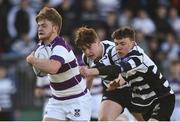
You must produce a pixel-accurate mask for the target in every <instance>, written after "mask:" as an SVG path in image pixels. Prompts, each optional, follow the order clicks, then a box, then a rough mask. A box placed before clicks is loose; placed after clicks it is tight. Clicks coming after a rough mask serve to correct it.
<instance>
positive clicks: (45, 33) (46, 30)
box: [38, 19, 54, 41]
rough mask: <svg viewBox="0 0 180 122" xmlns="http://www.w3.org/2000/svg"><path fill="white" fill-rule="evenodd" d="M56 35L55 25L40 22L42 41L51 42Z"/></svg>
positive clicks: (44, 21)
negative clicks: (54, 34)
mask: <svg viewBox="0 0 180 122" xmlns="http://www.w3.org/2000/svg"><path fill="white" fill-rule="evenodd" d="M53 33H54V25H53V24H52V23H51V22H50V21H48V20H46V19H45V20H40V21H38V37H39V39H40V40H42V41H45V40H49V38H50V37H51V35H52V34H53Z"/></svg>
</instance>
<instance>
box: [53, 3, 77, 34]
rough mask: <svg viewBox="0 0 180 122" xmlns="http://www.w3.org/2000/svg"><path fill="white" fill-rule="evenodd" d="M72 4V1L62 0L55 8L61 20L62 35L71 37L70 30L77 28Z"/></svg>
mask: <svg viewBox="0 0 180 122" xmlns="http://www.w3.org/2000/svg"><path fill="white" fill-rule="evenodd" d="M73 2H74V1H73V0H62V2H61V4H59V5H58V6H56V7H55V8H56V10H57V11H58V12H59V13H60V14H61V16H62V18H63V21H62V25H63V26H62V30H61V34H62V35H71V33H72V30H73V29H74V28H75V26H77V15H76V11H75V8H74V4H73Z"/></svg>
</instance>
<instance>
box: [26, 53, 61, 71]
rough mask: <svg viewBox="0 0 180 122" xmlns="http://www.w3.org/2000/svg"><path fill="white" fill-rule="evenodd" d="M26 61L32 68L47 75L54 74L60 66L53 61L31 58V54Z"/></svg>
mask: <svg viewBox="0 0 180 122" xmlns="http://www.w3.org/2000/svg"><path fill="white" fill-rule="evenodd" d="M26 60H27V62H28V63H30V64H31V65H33V66H34V67H36V68H38V69H39V70H41V71H43V72H46V73H49V74H56V73H57V72H58V70H59V69H60V68H61V65H62V64H61V63H60V62H59V61H56V60H53V59H38V58H36V57H34V56H33V53H31V54H30V55H29V56H28V57H27V58H26Z"/></svg>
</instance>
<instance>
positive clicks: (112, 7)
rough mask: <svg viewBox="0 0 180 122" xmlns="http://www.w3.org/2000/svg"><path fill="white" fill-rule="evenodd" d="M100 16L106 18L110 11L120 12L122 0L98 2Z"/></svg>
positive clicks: (100, 0) (98, 0) (101, 0)
mask: <svg viewBox="0 0 180 122" xmlns="http://www.w3.org/2000/svg"><path fill="white" fill-rule="evenodd" d="M97 7H98V10H99V12H100V15H101V16H102V17H103V18H105V17H106V16H107V13H108V12H109V11H118V10H119V9H120V8H121V0H97Z"/></svg>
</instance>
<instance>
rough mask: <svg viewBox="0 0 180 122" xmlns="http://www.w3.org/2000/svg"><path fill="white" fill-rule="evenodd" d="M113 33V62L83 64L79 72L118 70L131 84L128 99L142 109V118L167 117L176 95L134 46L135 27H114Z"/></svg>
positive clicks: (170, 113) (90, 73)
mask: <svg viewBox="0 0 180 122" xmlns="http://www.w3.org/2000/svg"><path fill="white" fill-rule="evenodd" d="M112 37H113V39H114V42H115V45H116V46H115V49H114V50H115V51H114V54H112V57H111V59H112V60H113V61H114V62H115V64H116V65H109V66H105V67H104V66H103V67H99V68H94V69H85V68H84V69H81V72H82V73H83V74H84V75H86V76H88V75H98V74H99V75H112V74H119V73H121V75H122V76H123V78H124V79H125V80H124V81H127V82H128V83H129V84H130V85H131V88H132V100H131V103H132V104H133V105H134V106H136V111H138V112H141V113H142V114H143V117H144V119H145V120H154V121H156V120H159V121H169V120H170V117H171V115H172V112H173V109H174V104H175V95H174V93H173V91H172V89H171V88H170V86H169V83H168V81H167V80H166V79H165V77H164V76H162V74H161V73H160V72H159V70H158V68H157V66H156V65H155V64H154V62H153V61H152V60H151V59H150V58H149V57H148V56H147V55H146V54H145V53H144V51H143V50H142V49H141V48H140V47H139V46H137V44H136V42H135V32H134V30H133V29H131V28H129V27H125V28H120V29H117V30H116V31H114V33H113V34H112ZM124 81H116V80H114V81H112V82H111V83H110V84H109V89H114V88H116V87H117V86H118V85H120V84H123V83H124Z"/></svg>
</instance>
